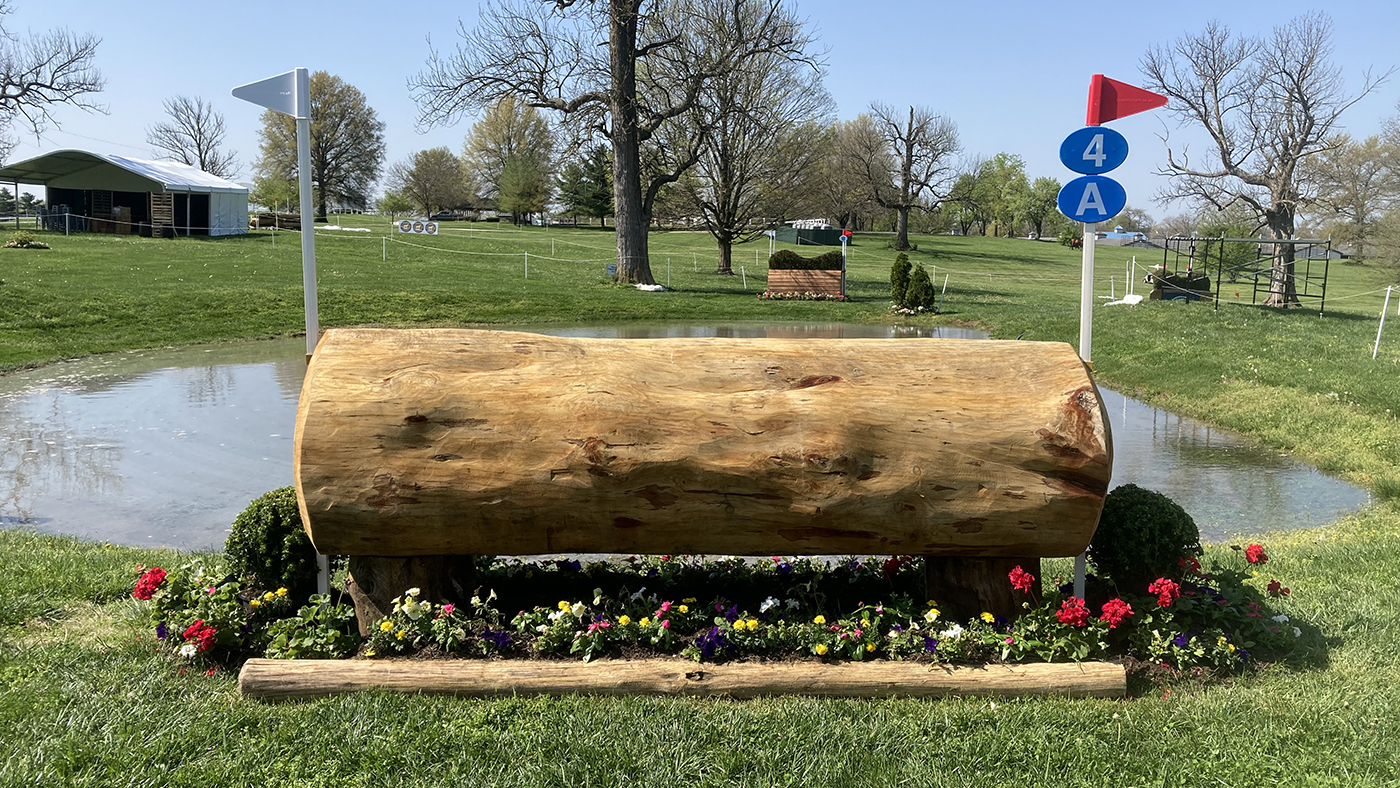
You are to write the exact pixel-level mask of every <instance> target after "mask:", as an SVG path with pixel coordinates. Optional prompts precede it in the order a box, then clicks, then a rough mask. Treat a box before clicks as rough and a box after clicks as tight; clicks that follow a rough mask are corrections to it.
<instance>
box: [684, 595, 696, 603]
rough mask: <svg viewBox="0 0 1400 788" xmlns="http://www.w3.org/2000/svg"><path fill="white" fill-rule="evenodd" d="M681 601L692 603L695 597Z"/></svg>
mask: <svg viewBox="0 0 1400 788" xmlns="http://www.w3.org/2000/svg"><path fill="white" fill-rule="evenodd" d="M681 601H682V602H694V601H695V597H693V596H688V597H686V598H685V599H682V600H681Z"/></svg>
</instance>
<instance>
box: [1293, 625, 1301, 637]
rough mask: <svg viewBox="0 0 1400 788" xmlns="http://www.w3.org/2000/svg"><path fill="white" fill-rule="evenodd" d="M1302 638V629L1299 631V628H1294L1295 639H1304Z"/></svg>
mask: <svg viewBox="0 0 1400 788" xmlns="http://www.w3.org/2000/svg"><path fill="white" fill-rule="evenodd" d="M1302 636H1303V630H1301V629H1299V628H1297V627H1294V628H1293V637H1295V638H1300V637H1302Z"/></svg>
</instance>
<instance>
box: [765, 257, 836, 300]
mask: <svg viewBox="0 0 1400 788" xmlns="http://www.w3.org/2000/svg"><path fill="white" fill-rule="evenodd" d="M843 265H844V261H843V258H842V257H841V253H840V252H838V251H832V252H827V253H826V254H823V255H819V256H817V257H811V258H809V257H802V256H801V255H799V254H797V253H796V252H792V251H789V250H787V249H783V250H781V251H779V252H777V253H776V254H774V255H773V256H772V257H770V258H768V292H770V293H812V294H815V295H829V296H840V295H845V294H846V274H845V271H844V270H843Z"/></svg>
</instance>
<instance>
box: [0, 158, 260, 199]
mask: <svg viewBox="0 0 1400 788" xmlns="http://www.w3.org/2000/svg"><path fill="white" fill-rule="evenodd" d="M7 182H8V183H21V184H29V185H33V186H44V187H52V188H55V189H103V190H107V191H120V192H155V193H156V194H162V193H165V192H196V193H200V194H208V193H211V192H240V193H244V194H246V193H247V192H248V189H247V188H246V187H243V186H240V185H238V184H236V183H234V182H233V181H226V180H224V179H223V178H220V177H218V176H217V175H210V174H209V173H207V172H205V171H203V170H201V169H199V168H198V167H191V166H189V165H188V164H180V163H177V162H173V161H149V160H146V159H132V158H128V157H126V156H112V155H108V154H102V153H92V152H91V151H84V150H58V151H53V152H51V153H45V154H43V155H42V156H35V157H34V158H32V159H26V160H24V161H21V162H16V163H14V164H11V165H8V166H6V167H3V168H0V183H7Z"/></svg>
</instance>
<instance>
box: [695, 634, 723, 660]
mask: <svg viewBox="0 0 1400 788" xmlns="http://www.w3.org/2000/svg"><path fill="white" fill-rule="evenodd" d="M695 647H696V648H698V649H700V656H701V657H702V658H704V659H714V656H715V653H716V652H718V651H728V650H729V638H727V637H725V636H724V633H723V632H721V631H720V629H719V627H710V631H709V632H702V633H700V634H699V635H697V636H696V638H695Z"/></svg>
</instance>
